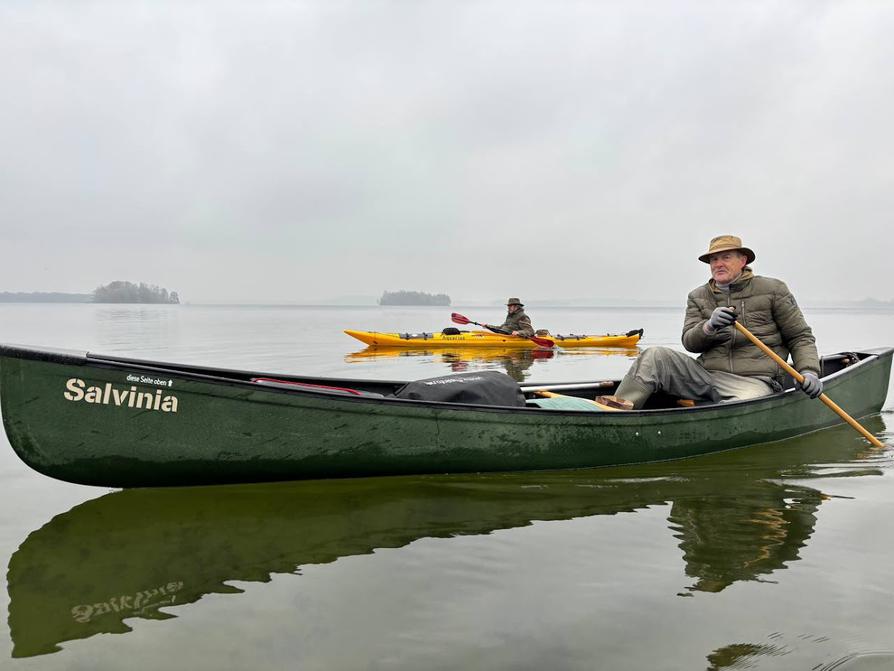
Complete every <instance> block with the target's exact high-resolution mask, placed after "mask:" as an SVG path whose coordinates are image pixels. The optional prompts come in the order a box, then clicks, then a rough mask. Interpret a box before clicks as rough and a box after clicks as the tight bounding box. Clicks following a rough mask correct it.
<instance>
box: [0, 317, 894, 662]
mask: <svg viewBox="0 0 894 671" xmlns="http://www.w3.org/2000/svg"><path fill="white" fill-rule="evenodd" d="M451 309H453V310H457V311H460V312H462V313H464V314H465V315H466V316H468V317H469V318H471V319H475V320H477V321H492V322H493V321H497V320H499V319H500V318H501V317H502V312H501V309H500V308H460V307H454V308H448V309H444V308H378V307H375V308H373V307H370V308H319V307H242V306H192V305H183V306H94V305H38V304H29V305H14V304H0V342H7V343H20V344H30V345H44V346H49V347H63V348H71V349H78V350H90V351H93V352H97V353H107V354H120V355H126V356H130V357H136V358H147V359H155V360H167V361H178V362H189V363H201V364H209V365H214V366H222V367H233V368H245V369H252V370H257V371H267V372H274V373H304V374H315V375H323V376H346V377H356V378H387V379H418V378H423V377H431V376H434V375H441V374H447V373H450V372H452V371H460V370H478V369H495V370H505V371H506V372H508V373H509V374H511V375H513V376H514V377H516V379H520V380H521V379H524V380H529V381H542V382H557V381H567V380H575V381H576V380H586V379H606V378H617V377H620V376H621V375H622V374H623V373H624V371H626V370H627V368H628V366H629V365H630V363H631V361H632V357H634V356H636V354H637V350H632V351H625V350H619V351H618V350H616V351H610V350H596V351H590V352H581V353H562V352H560V353H556V354H554V355H552V356H548V355H545V356H544V355H541V356H536V357H534V356H531V355H530V353H528V354H527V355H524V354H520V353H515V354H513V353H511V352H497V353H494V354H493V355H491V356H486V357H482V356H481V353H478V354H476V353H474V352H472V353H469V352H462V351H460V352H454V353H437V352H419V353H414V354H413V355H406V354H404V355H391V354H389V353H382V352H371V351H369V350H366V348H365V347H364V346H363V345H362V344H361V343H359V342H356V341H354V340H352V339H351V338H350V337H348V336H346V335H344V334H343V333H342V329H344V328H357V329H367V330H392V331H394V330H399V331H414V332H415V331H421V330H429V331H431V330H436V329H440V328H442V327H444V326H449V325H451V324H450V322H449V312H450V310H451ZM805 312H806V314H807V317H808V320H809V321H810V323H811V324H812V326H813V327H814V331H815V333H816V335H817V340H818V343H819V348H820V352H821V353H832V352H835V351H841V350H859V349H861V348H869V347H880V346H888V345H894V312H881V311H879V312H872V311H857V310H844V309H842V310H834V309H813V310H810V309H807V310H805ZM529 313H530V314H531V316H532V318H533V320H534V324H535V327H546V328H549V329H550V330H551V331H553V332H554V333H555V332H569V331H571V332H591V333H592V332H597V333H604V332H611V333H623V332H625V331H627V330H630V329H634V328H644V329H645V337H644V339H643V341H642V343H641V345H642V346H652V345H666V346H672V347H679V345H678V343H679V331H680V326H681V324H682V308H681V309H673V310H671V309H661V308H658V309H656V308H637V309H581V308H561V309H560V308H552V309H545V308H540V309H535V308H531V309H530V310H529ZM547 354H550V353H547ZM0 401H2V399H0ZM892 414H894V394H891V393H890V391H889V397H888V401H887V403H886V406H885V410H884V411H883V413H882V414H881V415H880V416H877V417H873V418H869V419H867V420H865V422H864V423H865V425H866V426H867V427H868V428H869V429H870V430H871V431H873V432H874V433H876V434H877V435H879V436H880V437H881V439H882V440H883V442H885V443H886V444H888V445H890V444H891V443H892V431H891V429H890V428H889V427H891V426H894V417H892ZM0 482H2V486H3V489H2V491H3V492H4V494H3V505H2V506H0V557H2V558H3V559H5V560H6V563H7V566H8V571H7V575H6V579H7V589H6V591H5V594H4V598H6V599H7V603H6V604H5V605H6V609H7V612H8V614H9V617H8V627H7V628H5V629H4V630H3V631H2V633H0V668H2V669H7V668H8V669H41V670H43V669H85V670H86V669H121V668H130V669H159V668H166V669H209V670H211V669H214V670H220V669H302V670H304V669H326V670H331V669H612V670H618V669H636V670H640V669H661V670H675V669H686V670H690V669H744V668H749V669H786V670H789V669H805V670H826V671H831V669H833V668H834V669H836V670H844V669H861V670H864V671H865V670H866V669H882V668H884V669H888V668H894V561H892V557H894V525H892V524H891V522H890V520H891V519H894V486H892V485H894V452H892V449H891V448H890V447H886V448H885V449H884V450H877V449H873V448H870V447H869V446H868V444H867V443H866V442H865V441H863V440H862V439H861V438H860V437H859V436H858V435H857V434H856V433H855V432H854V431H853V430H852V429H850V428H849V427H847V426H842V427H840V428H835V429H829V430H826V431H821V432H818V433H815V434H812V435H809V436H806V437H803V438H800V439H796V440H790V441H785V442H782V443H778V444H774V445H766V446H759V447H754V448H747V449H744V450H738V451H733V452H728V453H724V454H719V455H713V456H710V457H702V458H697V459H691V460H686V461H680V462H675V463H668V464H652V465H646V466H639V467H624V468H612V469H594V470H583V471H571V472H549V473H527V474H496V475H463V476H430V477H402V478H381V479H356V480H341V481H319V482H298V483H280V484H274V485H250V486H231V487H205V488H188V489H154V490H153V489H150V490H130V491H114V490H107V489H101V488H95V487H83V486H77V485H71V484H66V483H63V482H57V481H55V480H51V479H49V478H47V477H44V476H42V475H39V474H38V473H36V472H33V471H31V470H29V469H28V468H27V467H26V466H25V465H24V464H22V463H21V462H20V461H19V460H18V458H17V457H16V456H15V454H14V453H13V452H12V449H11V448H10V447H9V445H8V442H7V441H6V437H5V434H4V435H2V436H0ZM0 629H2V628H0Z"/></svg>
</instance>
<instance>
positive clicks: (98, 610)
mask: <svg viewBox="0 0 894 671" xmlns="http://www.w3.org/2000/svg"><path fill="white" fill-rule="evenodd" d="M182 589H183V583H182V582H169V583H168V584H167V585H163V586H161V587H155V588H153V589H145V590H143V591H141V592H137V593H136V594H122V595H120V596H113V597H111V598H110V599H109V600H108V601H100V602H99V603H85V604H80V605H77V606H75V607H74V608H72V609H71V616H72V617H73V618H74V620H75V622H80V623H81V624H86V623H87V622H89V621H90V620H91V619H93V618H94V617H97V616H99V615H105V614H106V613H123V614H124V617H130V616H133V615H141V614H142V613H144V612H145V611H147V610H149V609H154V608H158V607H160V606H167V605H173V604H174V603H175V601H176V599H177V597H176V593H177V592H179V591H180V590H182Z"/></svg>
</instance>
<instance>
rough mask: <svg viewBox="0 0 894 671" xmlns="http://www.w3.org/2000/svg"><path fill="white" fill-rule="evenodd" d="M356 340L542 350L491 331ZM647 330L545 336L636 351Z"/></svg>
mask: <svg viewBox="0 0 894 671" xmlns="http://www.w3.org/2000/svg"><path fill="white" fill-rule="evenodd" d="M345 333H347V334H348V335H349V336H351V337H352V338H356V339H357V340H359V341H360V342H363V343H366V344H367V345H371V346H373V347H423V348H427V347H458V346H459V347H503V348H517V349H536V348H537V347H538V346H537V345H536V344H535V343H533V342H532V341H531V340H529V339H527V338H522V337H519V336H512V335H503V334H501V333H491V332H489V331H459V333H452V332H450V333H443V332H440V333H439V332H432V333H426V332H422V333H382V332H380V331H355V330H352V329H346V330H345ZM642 335H643V330H642V329H635V330H633V331H628V332H627V333H625V334H621V335H612V334H604V335H576V334H569V335H560V334H555V335H554V334H552V333H550V334H548V335H547V334H543V337H544V338H549V339H550V340H552V341H553V342H555V345H556V347H559V348H562V349H564V348H572V347H626V348H630V347H635V346H636V344H637V343H638V342H639V340H640V338H642Z"/></svg>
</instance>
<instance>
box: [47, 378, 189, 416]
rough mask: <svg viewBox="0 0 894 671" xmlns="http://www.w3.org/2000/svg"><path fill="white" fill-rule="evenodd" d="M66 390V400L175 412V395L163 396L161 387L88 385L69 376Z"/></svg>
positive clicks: (107, 384)
mask: <svg viewBox="0 0 894 671" xmlns="http://www.w3.org/2000/svg"><path fill="white" fill-rule="evenodd" d="M65 389H66V390H67V391H64V392H62V395H63V396H64V397H65V400H66V401H72V402H74V403H77V402H79V401H84V402H85V403H96V404H99V405H115V406H119V407H120V406H126V407H128V408H136V409H139V410H157V411H159V412H177V397H176V396H173V395H169V396H165V395H163V394H162V390H161V389H156V390H155V393H153V392H151V391H140V390H139V389H137V388H136V387H134V386H131V387H130V389H121V388H119V387H116V386H115V385H113V384H112V383H111V382H106V383H105V384H104V385H103V386H101V387H100V386H96V385H90V384H89V383H87V382H84V381H83V380H81V379H80V378H76V377H73V378H69V380H68V381H67V382H66V383H65Z"/></svg>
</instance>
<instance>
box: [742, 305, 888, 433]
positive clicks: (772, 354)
mask: <svg viewBox="0 0 894 671" xmlns="http://www.w3.org/2000/svg"><path fill="white" fill-rule="evenodd" d="M733 323H734V324H735V325H736V329H737V330H738V331H739V333H741V334H742V335H743V336H745V337H746V338H748V339H749V340H750V341H751V342H752V343H753V344H754V345H756V346H757V348H758V349H760V350H761V351H762V352H763V353H764V354H766V355H767V356H768V357H770V358H771V359H773V361H775V362H776V363H777V364H779V366H780V367H781V368H782V370H784V371H785V372H786V373H788V374H789V375H791V376H792V377H793V378H795V380H797V381H798V382H799V383H800V382H803V381H804V376H803V375H801V373H799V372H798V371H796V370H795V369H794V368H792V367H791V366H790V365H789V364H788V363H787V362H786V361H785V360H783V358H782V357H781V356H779V355H778V354H776V352H774V351H773V350H771V349H770V348H769V347H767V346H766V345H765V344H764V343H763V342H761V341H760V340H759V339H758V338H757V336H755V335H754V334H753V333H752V332H751V331H749V330H748V329H747V328H745V327H744V326H742V325H741V324H740V323H739V322H738V321H736V322H733ZM818 398H819V400H821V401H822V402H823V403H825V404H826V405H827V406H828V407H829V408H830V409H831V410H832V412H834V413H835V414H836V415H838V416H839V417H841V419H843V420H844V421H845V422H847V423H848V424H850V425H851V426H852V427H854V429H856V430H857V433H859V434H860V435H861V436H863V437H864V438H865V439H866V440H868V441H869V442H870V443H872V444H873V445H875V446H876V447H884V444H882V441H880V440H879V439H878V438H876V437H875V436H873V435H872V434H871V433H869V431H867V430H866V429H864V428H863V426H862V425H861V424H860V423H859V422H857V420H855V419H854V418H853V417H851V416H850V415H849V414H847V413H846V412H845V411H844V410H842V409H841V407H840V406H839V405H838V404H837V403H835V401H833V400H832V399H831V398H829V397H828V396H826V395H825V394H820V395H819V397H818Z"/></svg>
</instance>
